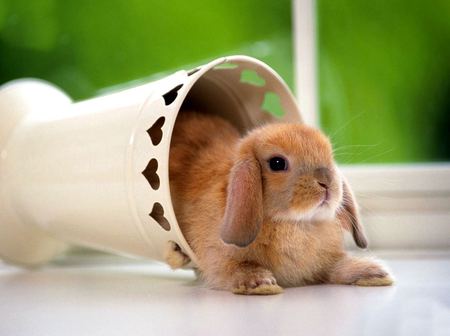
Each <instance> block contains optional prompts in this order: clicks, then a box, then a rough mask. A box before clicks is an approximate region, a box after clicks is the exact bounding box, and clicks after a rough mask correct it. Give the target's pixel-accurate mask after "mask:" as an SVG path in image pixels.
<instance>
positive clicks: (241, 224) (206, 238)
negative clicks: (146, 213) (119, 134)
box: [165, 110, 393, 295]
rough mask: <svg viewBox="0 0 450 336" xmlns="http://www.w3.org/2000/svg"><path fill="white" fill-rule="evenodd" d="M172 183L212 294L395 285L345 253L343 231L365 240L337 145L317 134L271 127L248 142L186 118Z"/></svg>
mask: <svg viewBox="0 0 450 336" xmlns="http://www.w3.org/2000/svg"><path fill="white" fill-rule="evenodd" d="M169 179H170V189H171V194H172V201H173V206H174V211H175V215H176V217H177V220H178V223H179V225H180V229H181V231H182V232H183V234H184V235H185V238H186V240H187V242H188V243H189V245H190V246H191V248H192V249H193V251H194V253H195V255H196V256H197V259H198V262H197V268H198V273H199V276H200V278H201V279H202V280H203V281H204V282H205V284H206V285H207V286H208V287H210V288H213V289H220V290H227V291H231V292H233V293H235V294H266V295H267V294H278V293H281V292H282V291H283V288H284V287H293V286H303V285H308V284H318V283H330V284H343V285H359V286H386V285H391V284H392V283H393V279H392V277H391V275H390V274H389V273H388V272H387V271H386V270H385V269H384V268H383V267H382V266H381V265H380V264H378V263H377V262H375V261H374V260H372V259H369V258H356V257H352V256H349V255H348V254H347V253H346V252H345V251H344V246H343V229H345V230H348V231H350V232H351V234H352V236H353V239H354V241H355V243H356V245H357V246H359V247H360V248H366V247H367V239H366V236H365V233H364V230H363V227H362V226H361V224H360V221H359V215H358V210H357V205H356V203H355V198H354V196H353V193H352V191H351V189H350V187H349V184H348V182H347V181H346V180H345V178H344V177H343V176H342V175H341V173H340V172H339V170H338V168H337V167H336V164H335V162H334V160H333V152H332V147H331V144H330V141H329V140H328V138H327V137H326V136H325V135H324V134H323V133H321V132H320V131H319V130H317V129H314V128H312V127H309V126H307V125H305V124H300V123H291V124H285V123H273V124H267V125H264V126H261V127H258V128H256V129H254V130H251V131H250V132H249V133H248V134H247V135H245V136H243V137H241V136H240V134H239V132H238V130H237V129H236V128H235V127H233V126H232V125H231V123H229V122H228V121H226V120H225V119H223V118H221V117H218V116H215V115H208V114H204V113H199V112H197V111H192V110H185V111H182V112H180V114H179V116H178V119H177V121H176V124H175V126H174V131H173V135H172V142H171V148H170V160H169ZM165 255H166V261H167V263H168V264H169V265H170V266H172V268H178V267H182V266H183V265H185V264H186V263H188V262H189V260H190V259H189V257H188V256H187V255H185V254H184V253H183V252H182V251H181V249H180V248H179V247H178V245H177V244H176V243H173V242H171V243H170V244H169V245H168V246H167V248H166V252H165Z"/></svg>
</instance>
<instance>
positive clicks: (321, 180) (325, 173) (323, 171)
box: [314, 167, 331, 189]
mask: <svg viewBox="0 0 450 336" xmlns="http://www.w3.org/2000/svg"><path fill="white" fill-rule="evenodd" d="M314 177H315V178H316V180H317V183H318V184H319V185H320V186H321V187H323V188H325V189H328V187H329V186H330V183H331V171H330V170H329V169H328V168H325V167H320V168H317V169H315V170H314Z"/></svg>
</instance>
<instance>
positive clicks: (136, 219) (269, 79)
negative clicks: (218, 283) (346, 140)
mask: <svg viewBox="0 0 450 336" xmlns="http://www.w3.org/2000/svg"><path fill="white" fill-rule="evenodd" d="M183 104H184V105H183ZM182 105H183V106H189V107H194V108H195V107H197V108H199V109H201V110H202V111H207V112H210V113H215V114H219V115H221V116H223V117H225V118H227V119H228V120H230V121H231V122H232V123H234V124H235V125H236V126H237V127H238V128H239V129H240V130H241V131H242V132H245V131H246V130H247V129H250V128H252V127H254V126H257V125H260V124H262V123H266V122H274V121H287V122H292V121H296V122H297V121H301V117H300V113H299V111H298V107H297V105H296V103H295V100H294V98H293V96H292V94H291V92H290V91H289V89H288V87H287V86H286V84H285V83H284V82H283V81H282V79H281V78H280V77H279V76H278V75H277V74H276V73H275V72H274V71H273V70H272V69H271V68H269V67H268V66H267V65H265V64H264V63H262V62H260V61H258V60H256V59H253V58H250V57H246V56H231V57H226V58H220V59H217V60H215V61H213V62H210V63H208V64H206V65H204V66H201V67H198V68H196V69H193V70H191V71H179V72H176V73H175V74H173V75H171V76H168V77H165V78H163V79H161V80H158V81H155V82H151V83H148V84H145V85H141V86H138V87H135V88H132V89H127V90H123V91H120V92H116V93H112V94H108V95H105V96H100V97H97V98H93V99H90V100H86V101H81V102H77V103H73V102H72V101H71V99H70V98H69V97H68V96H67V95H66V94H65V93H64V92H62V91H61V90H59V89H58V88H56V87H55V86H53V85H51V84H49V83H46V82H43V81H39V80H30V79H22V80H17V81H13V82H10V83H7V84H5V85H3V86H2V87H0V257H1V258H3V259H4V260H6V261H8V262H11V263H15V264H22V265H28V266H32V265H37V264H41V263H43V262H46V261H48V260H50V259H51V258H53V257H54V256H55V255H57V254H58V253H60V252H61V251H62V250H64V249H65V248H66V247H67V246H69V245H72V244H74V245H82V246H89V247H94V248H98V249H102V250H105V251H112V252H115V253H120V254H125V255H131V256H140V257H145V258H150V259H156V260H163V250H164V246H165V244H166V243H167V241H169V240H171V241H174V242H176V243H177V244H178V245H179V246H180V247H181V248H182V250H183V251H184V252H185V253H186V254H188V255H189V256H190V257H191V259H192V260H193V262H194V263H195V260H196V258H195V254H194V253H193V251H192V250H191V249H190V247H189V245H188V244H187V242H186V240H185V239H184V237H183V234H182V232H181V231H180V228H179V227H178V224H177V220H176V216H175V214H174V211H173V208H172V203H171V196H170V189H169V174H168V163H169V149H170V139H171V134H172V130H173V126H174V123H175V120H176V117H177V114H178V112H179V111H180V108H181V107H182Z"/></svg>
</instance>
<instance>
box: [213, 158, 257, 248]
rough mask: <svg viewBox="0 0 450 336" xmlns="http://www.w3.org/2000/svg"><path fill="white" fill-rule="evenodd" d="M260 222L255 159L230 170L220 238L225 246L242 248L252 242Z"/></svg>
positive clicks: (239, 163)
mask: <svg viewBox="0 0 450 336" xmlns="http://www.w3.org/2000/svg"><path fill="white" fill-rule="evenodd" d="M262 221H263V196H262V180H261V167H260V165H259V162H258V161H257V160H256V159H255V158H254V157H248V158H245V159H241V160H240V161H238V162H237V163H235V165H234V166H233V168H232V170H231V174H230V180H229V181H228V195H227V204H226V207H225V214H224V217H223V222H222V227H221V232H220V236H221V238H222V240H223V241H224V242H225V243H227V244H234V245H237V246H239V247H245V246H247V245H249V244H251V242H253V241H254V240H255V238H256V236H257V234H258V232H259V230H260V228H261V225H262Z"/></svg>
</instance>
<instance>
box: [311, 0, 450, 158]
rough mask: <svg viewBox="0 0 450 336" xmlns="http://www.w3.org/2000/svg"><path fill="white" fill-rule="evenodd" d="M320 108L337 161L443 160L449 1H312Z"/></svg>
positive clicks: (447, 147) (449, 110) (449, 138)
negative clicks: (316, 19)
mask: <svg viewBox="0 0 450 336" xmlns="http://www.w3.org/2000/svg"><path fill="white" fill-rule="evenodd" d="M317 12H318V31H319V36H320V38H319V64H320V66H319V68H320V106H321V117H322V118H321V122H322V126H323V128H324V129H325V131H327V133H329V134H331V136H332V139H333V142H334V144H335V146H336V154H337V157H338V158H339V160H340V161H341V162H417V161H439V160H449V159H450V1H448V0H433V1H418V0H389V1H387V0H380V1H361V0H320V1H318V11H317Z"/></svg>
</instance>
